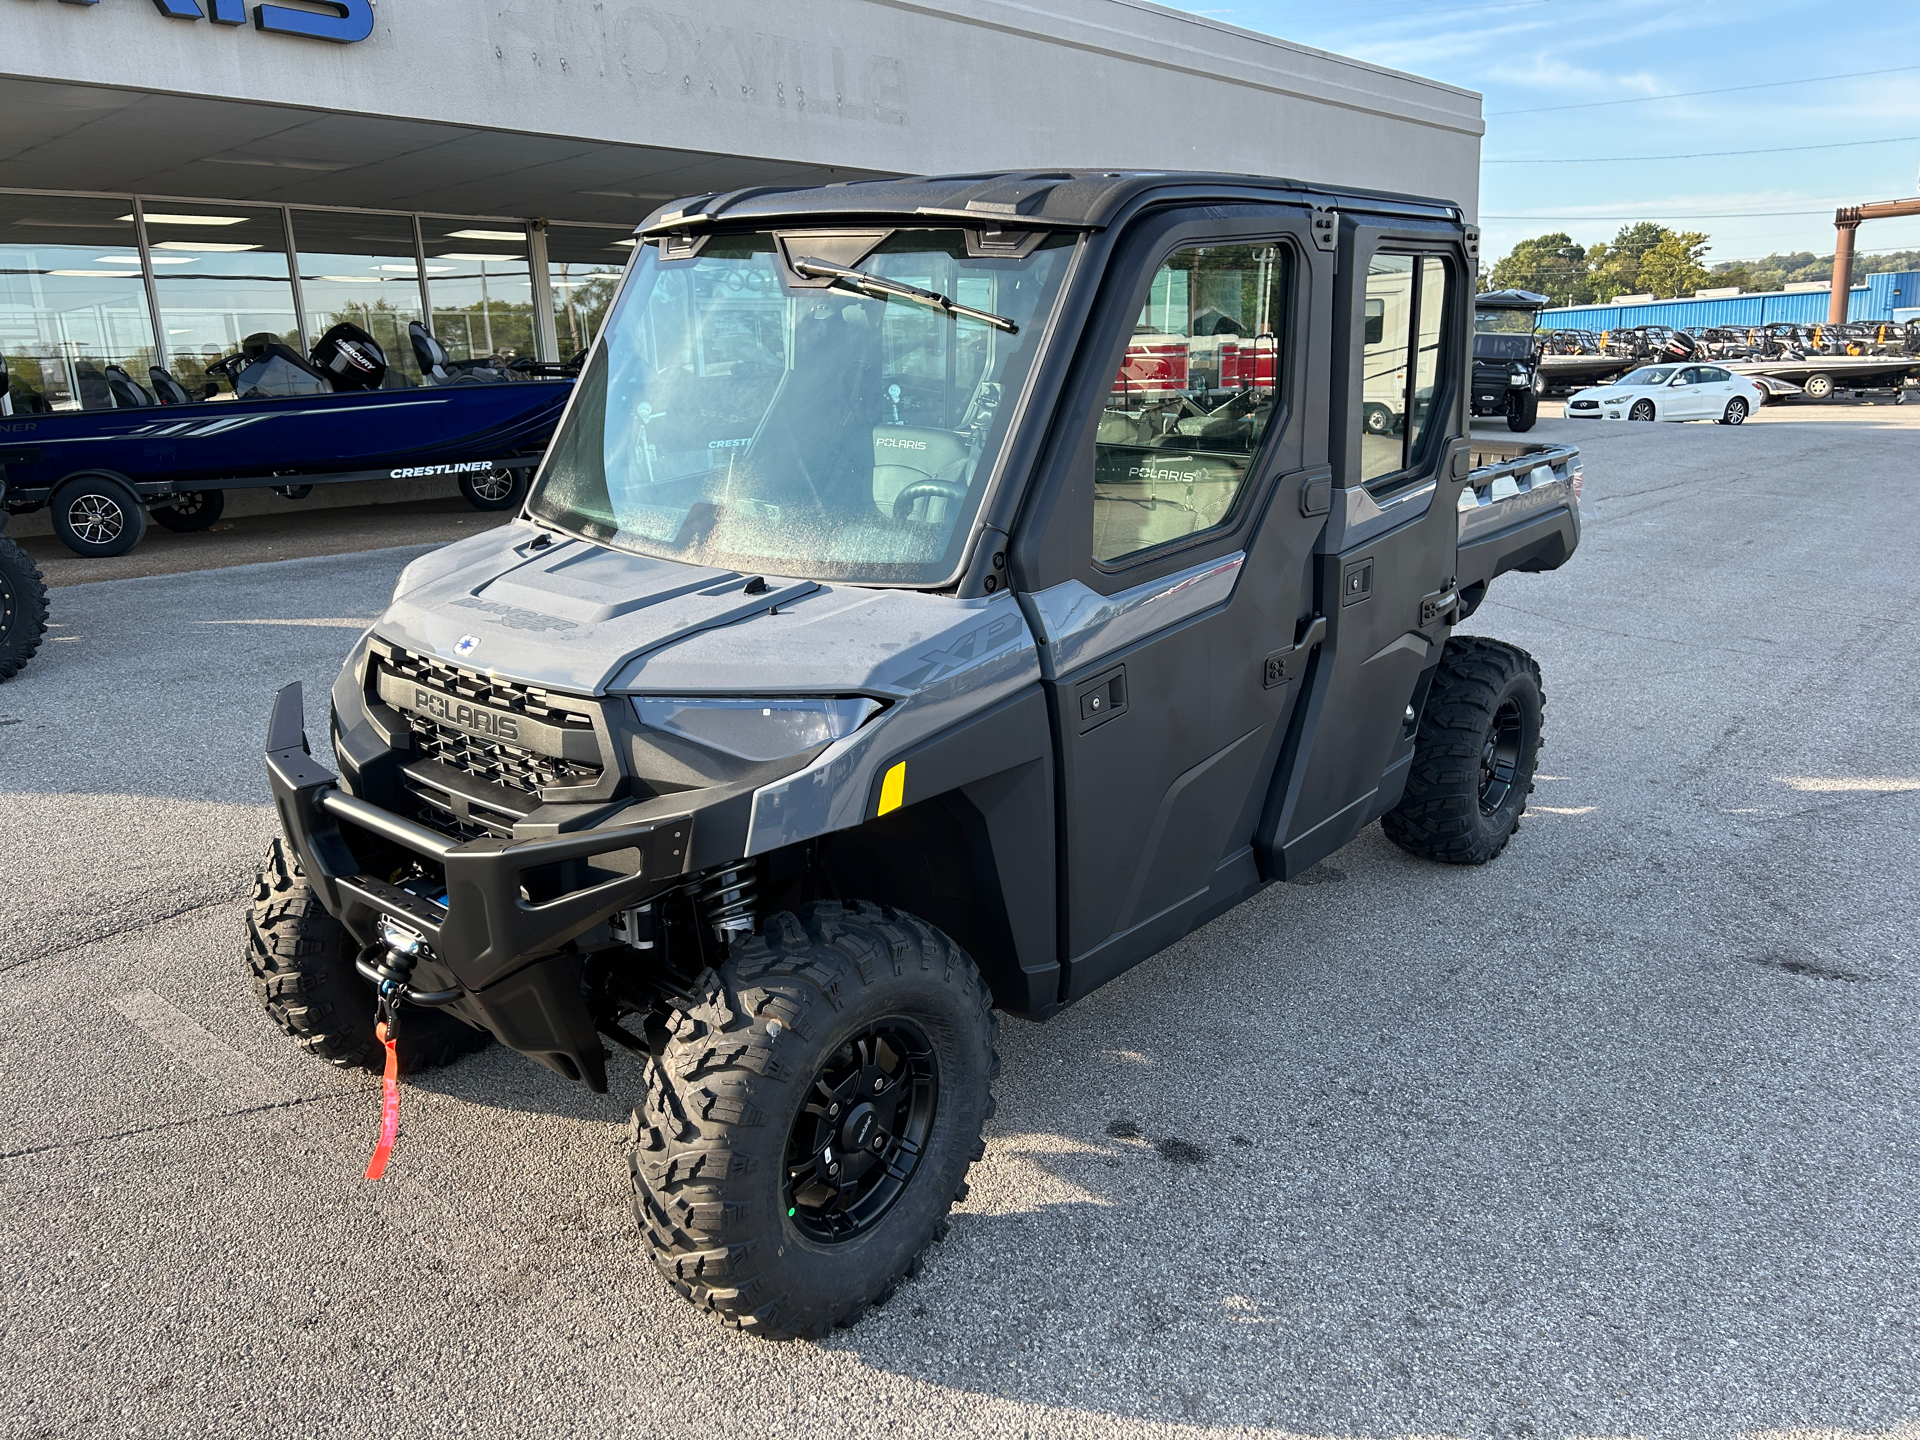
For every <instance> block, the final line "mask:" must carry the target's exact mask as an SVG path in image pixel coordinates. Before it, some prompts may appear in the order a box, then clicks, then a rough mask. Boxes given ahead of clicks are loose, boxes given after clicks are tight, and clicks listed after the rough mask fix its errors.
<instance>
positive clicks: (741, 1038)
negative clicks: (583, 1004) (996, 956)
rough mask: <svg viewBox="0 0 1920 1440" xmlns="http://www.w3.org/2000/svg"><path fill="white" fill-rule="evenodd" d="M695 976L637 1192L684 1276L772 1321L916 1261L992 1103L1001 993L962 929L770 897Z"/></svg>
mask: <svg viewBox="0 0 1920 1440" xmlns="http://www.w3.org/2000/svg"><path fill="white" fill-rule="evenodd" d="M732 950H733V953H732V955H731V957H730V958H729V959H727V960H726V961H724V962H723V963H722V964H721V965H720V967H719V969H718V970H708V971H706V972H705V973H704V974H702V975H701V977H700V978H699V979H698V980H697V981H696V982H695V983H694V986H693V993H694V994H695V995H697V996H699V997H700V998H699V1000H698V1001H697V1003H693V1004H690V1005H689V1006H687V1008H685V1009H682V1010H680V1011H678V1012H676V1013H675V1014H674V1016H673V1017H672V1020H671V1022H670V1024H669V1027H668V1031H667V1034H666V1036H665V1039H664V1045H663V1046H662V1047H661V1048H659V1049H657V1050H656V1053H655V1055H654V1057H653V1058H652V1059H651V1060H650V1061H649V1062H648V1064H647V1081H646V1096H645V1099H644V1101H643V1102H642V1104H641V1106H640V1108H639V1109H637V1110H635V1111H634V1112H633V1130H632V1147H631V1149H630V1151H629V1152H628V1162H629V1167H630V1170H631V1173H632V1177H633V1209H634V1215H635V1218H636V1219H637V1220H638V1221H639V1224H640V1229H641V1232H642V1233H643V1234H644V1235H645V1236H646V1238H647V1243H648V1245H649V1246H650V1248H651V1249H652V1251H653V1259H654V1264H655V1265H656V1266H658V1267H659V1270H660V1273H661V1274H662V1275H664V1276H665V1277H666V1280H667V1283H668V1284H670V1285H671V1286H673V1288H674V1289H675V1290H677V1291H679V1292H680V1294H681V1295H683V1296H685V1297H686V1298H687V1299H688V1300H691V1301H692V1302H693V1303H694V1304H695V1305H697V1306H699V1307H700V1308H701V1309H703V1310H712V1311H715V1312H717V1313H718V1314H719V1315H720V1317H721V1318H722V1319H723V1320H724V1321H725V1322H726V1323H727V1324H729V1325H733V1326H736V1327H738V1328H740V1329H742V1330H750V1331H753V1332H754V1333H756V1334H759V1335H764V1336H767V1337H769V1338H772V1339H780V1340H784V1339H791V1338H793V1337H795V1336H803V1335H804V1336H814V1337H818V1336H822V1335H825V1334H826V1333H827V1332H828V1331H830V1330H831V1329H833V1328H834V1327H835V1326H836V1325H842V1326H844V1325H851V1324H853V1323H854V1321H856V1320H858V1319H859V1318H860V1316H861V1315H862V1314H863V1313H865V1311H866V1310H867V1308H868V1307H869V1306H873V1305H879V1304H882V1303H884V1302H885V1301H886V1300H888V1299H889V1298H891V1296H892V1295H893V1293H894V1291H895V1290H896V1289H897V1288H898V1287H899V1285H900V1282H901V1281H902V1280H905V1279H907V1278H908V1277H910V1276H912V1275H914V1274H917V1273H918V1271H919V1269H920V1265H921V1262H922V1260H923V1259H924V1257H925V1255H926V1253H927V1250H928V1248H929V1247H930V1246H931V1245H932V1244H933V1242H934V1241H935V1240H938V1239H941V1238H943V1237H944V1236H945V1235H946V1233H947V1229H948V1225H949V1222H948V1219H947V1211H948V1210H949V1209H950V1208H951V1207H952V1206H953V1204H954V1202H955V1201H956V1200H961V1199H964V1198H965V1197H966V1194H967V1185H966V1175H967V1167H968V1166H969V1165H970V1164H972V1162H973V1161H975V1160H978V1159H980V1158H981V1156H982V1155H983V1154H984V1145H983V1142H982V1140H981V1138H980V1128H981V1126H982V1125H983V1124H984V1123H985V1122H986V1120H987V1119H988V1118H990V1117H991V1116H992V1114H993V1095H992V1092H991V1088H990V1087H991V1085H992V1082H993V1077H994V1075H995V1074H996V1073H997V1072H998V1070H999V1066H1000V1062H999V1058H998V1057H997V1056H996V1055H995V1053H994V1048H993V1044H994V1037H995V1029H996V1027H995V1021H994V1016H993V1011H992V1009H991V1008H990V1007H991V1003H992V1002H991V1000H990V998H989V996H988V993H987V987H986V984H985V982H983V981H982V980H981V978H980V972H979V971H978V970H976V969H975V968H974V965H973V961H972V960H970V959H968V958H967V955H966V952H965V951H963V950H962V949H961V948H960V947H959V946H958V945H956V944H954V943H953V941H951V940H949V939H948V938H947V937H946V936H945V935H942V934H941V933H940V932H939V931H938V930H936V929H934V928H933V927H932V926H931V925H928V924H926V923H925V922H924V921H921V920H918V919H915V918H914V917H913V916H911V915H907V914H905V913H903V912H901V911H898V910H893V909H885V908H882V907H881V906H878V905H872V904H868V903H866V902H864V901H856V902H854V903H851V904H847V905H842V904H840V903H839V902H830V903H820V904H816V905H809V906H806V907H803V908H802V909H801V911H800V913H799V914H797V915H795V914H792V913H788V912H782V913H781V914H778V915H775V916H773V917H772V918H771V919H770V920H768V921H767V923H766V925H765V927H764V928H763V929H762V930H761V931H760V932H759V933H758V934H756V935H753V936H751V937H749V938H748V939H747V940H745V941H744V942H741V943H737V944H735V945H734V946H733V947H732Z"/></svg>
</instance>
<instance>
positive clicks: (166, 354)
mask: <svg viewBox="0 0 1920 1440" xmlns="http://www.w3.org/2000/svg"><path fill="white" fill-rule="evenodd" d="M6 42H7V43H6V45H5V46H4V48H0V353H4V354H5V355H6V356H7V357H8V360H9V363H10V365H11V368H12V372H13V375H14V377H15V383H16V386H17V387H18V388H19V390H20V392H21V394H22V396H23V397H24V396H28V395H31V396H34V397H36V398H37V400H38V402H39V403H40V404H44V405H47V406H51V407H54V408H71V407H76V406H80V407H87V406H94V405H104V404H111V403H112V400H111V396H110V395H109V393H108V392H107V390H106V388H105V387H104V386H102V385H99V384H97V383H95V382H96V380H97V377H98V374H99V371H100V369H101V367H103V366H104V365H108V364H118V365H123V366H125V367H127V368H128V369H129V370H130V371H132V373H134V374H136V375H138V374H142V373H144V370H145V367H146V366H147V365H149V364H158V365H161V366H163V367H166V368H169V369H171V370H173V371H174V372H175V373H176V374H177V375H179V376H180V377H181V378H182V379H183V380H193V379H196V378H202V372H203V371H204V368H205V365H206V363H207V361H208V360H209V359H211V358H214V357H217V356H219V355H221V354H224V353H228V352H230V351H232V350H233V349H235V348H236V347H237V346H238V343H239V341H240V339H241V338H242V337H243V336H245V335H247V334H251V333H255V332H259V331H271V332H275V333H277V334H279V335H280V336H282V337H283V338H285V339H286V340H288V341H289V343H298V344H300V345H301V346H302V348H304V347H305V345H306V344H307V343H309V342H310V341H311V340H312V339H313V338H314V337H316V336H317V335H318V334H319V333H320V332H321V331H322V330H324V329H325V328H327V326H328V325H330V324H332V323H333V322H335V321H336V320H340V319H351V320H353V321H355V322H357V323H360V324H362V325H363V326H364V327H365V328H367V329H369V330H371V331H372V332H373V333H374V334H375V335H376V336H377V337H379V338H380V339H381V340H382V341H383V343H384V344H385V345H386V348H387V350H388V356H389V360H390V361H391V362H393V364H394V367H395V382H396V383H408V382H409V381H410V379H412V378H417V377H413V376H410V375H409V373H408V370H409V367H410V366H411V365H412V356H411V354H410V353H409V347H408V346H407V344H406V342H405V339H404V335H405V329H406V324H407V322H408V321H410V320H424V321H425V322H426V323H427V324H428V325H429V326H430V328H432V329H433V330H434V331H435V332H437V333H438V334H439V336H440V338H441V339H442V340H443V342H445V343H446V345H447V347H448V349H449V350H450V351H451V352H452V353H453V356H454V358H456V359H462V358H468V357H472V356H480V355H487V354H501V355H519V356H526V355H533V356H536V357H538V358H540V359H547V360H552V359H559V358H563V357H564V356H565V355H567V354H571V353H573V352H574V351H575V350H578V349H579V348H581V347H583V346H584V345H585V344H586V343H587V342H588V341H589V340H590V338H591V336H592V333H593V330H594V327H595V324H596V323H597V320H598V317H599V314H600V312H601V310H602V309H603V308H604V306H605V304H606V301H607V298H608V296H609V294H610V293H611V290H612V285H613V280H614V278H615V277H616V276H617V275H618V273H619V268H620V266H621V265H622V263H623V261H624V258H625V256H626V253H627V245H628V243H629V242H628V241H627V236H628V233H629V231H630V230H631V227H632V226H633V225H634V223H635V222H636V221H638V220H639V219H640V218H641V217H643V216H644V215H645V214H646V213H647V212H648V211H650V210H651V209H653V208H654V207H655V206H656V205H657V204H658V203H659V202H660V201H662V200H664V199H670V198H673V197H676V196H680V195H686V194H694V193H700V192H706V191H712V190H730V189H734V188H737V187H742V186H753V185H792V184H812V183H822V182H830V181H837V180H849V179H855V178H859V177H865V176H874V175H887V174H901V173H927V172H940V171H968V170H982V169H1040V168H1056V167H1064V166H1071V167H1092V168H1128V169H1171V168H1204V169H1209V170H1237V171H1254V172H1262V173H1267V174H1280V175H1288V176H1294V177H1298V178H1301V179H1306V180H1314V181H1322V182H1334V183H1340V184H1347V185H1359V186H1368V187H1375V188H1381V189H1390V190H1404V191H1412V192H1415V193H1418V194H1424V195H1433V196H1439V197H1442V198H1444V199H1448V200H1452V201H1455V202H1457V203H1458V204H1460V205H1461V206H1462V207H1463V209H1464V210H1465V211H1466V213H1467V214H1468V216H1469V217H1470V218H1471V217H1472V216H1473V215H1474V214H1475V213H1476V209H1477V202H1478V168H1479V138H1480V134H1481V130H1482V128H1483V127H1482V124H1481V120H1480V100H1479V97H1478V96H1477V95H1474V94H1472V93H1471V92H1468V91H1463V90H1459V89H1455V88H1453V87H1451V86H1446V85H1441V84H1437V83H1435V82H1433V81H1429V80H1423V79H1419V78H1416V77H1413V76H1409V75H1403V74H1399V73H1397V72H1394V71H1389V70H1384V69H1381V68H1379V67H1376V66H1371V65H1366V64H1362V63H1360V62H1358V61H1354V60H1348V59H1344V58H1342V57H1339V56H1335V55H1329V54H1326V53H1324V52H1321V51H1316V50H1310V49H1306V48H1303V47H1301V46H1297V45H1291V44H1288V43H1286V42H1284V41H1280V40H1275V39H1272V38H1270V37H1266V36H1261V35H1255V34H1252V33H1250V32H1248V31H1244V30H1239V29H1235V28H1233V27H1231V26H1227V25H1222V24H1219V23H1217V22H1214V21H1211V20H1207V19H1204V18H1200V17H1196V16H1191V15H1186V14H1182V13H1179V12H1175V11H1171V10H1166V9H1163V8H1161V7H1159V6H1156V5H1150V4H1145V3H1141V0H1024V3H1013V0H943V3H941V4H940V5H937V6H935V5H930V4H922V3H916V0H787V3H780V0H648V3H644V4H635V3H628V0H539V3H531V0H518V3H515V4H512V5H508V4H505V3H477V0H380V3H379V4H378V5H377V7H376V6H375V5H373V4H372V3H371V0H285V3H281V4H267V3H254V0H104V3H95V0H8V4H7V37H6Z"/></svg>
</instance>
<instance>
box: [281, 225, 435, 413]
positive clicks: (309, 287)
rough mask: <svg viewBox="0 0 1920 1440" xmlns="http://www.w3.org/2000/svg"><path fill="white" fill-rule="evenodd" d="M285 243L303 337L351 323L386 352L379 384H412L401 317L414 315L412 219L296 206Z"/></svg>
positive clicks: (412, 365) (416, 275)
mask: <svg viewBox="0 0 1920 1440" xmlns="http://www.w3.org/2000/svg"><path fill="white" fill-rule="evenodd" d="M293 243H294V246H295V248H296V249H297V251H298V252H299V256H300V303H301V304H302V305H303V306H305V307H306V315H307V335H308V336H309V338H310V339H312V340H314V341H316V342H317V341H318V340H319V339H320V337H321V336H322V335H324V334H326V333H327V331H329V330H331V329H332V328H333V327H334V326H335V325H338V324H341V323H342V322H346V323H348V324H353V325H358V326H359V327H360V328H361V329H362V330H365V331H366V332H367V333H368V334H369V335H371V336H373V338H374V339H375V340H376V341H378V342H379V344H380V348H381V349H382V350H383V351H385V352H386V356H387V380H386V384H387V388H389V389H393V388H396V387H403V386H408V385H418V384H419V383H420V363H419V361H418V360H417V359H416V358H415V357H414V353H413V342H412V341H411V340H410V339H409V338H408V336H407V324H408V322H409V321H413V320H418V319H420V318H421V311H420V268H419V267H420V262H419V259H418V257H417V256H416V254H415V253H414V248H413V218H412V217H411V216H408V215H368V214H361V213H358V212H354V211H329V210H296V211H294V212H293Z"/></svg>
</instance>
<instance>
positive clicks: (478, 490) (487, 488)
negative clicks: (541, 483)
mask: <svg viewBox="0 0 1920 1440" xmlns="http://www.w3.org/2000/svg"><path fill="white" fill-rule="evenodd" d="M527 473H528V472H527V471H525V470H509V469H507V468H505V467H504V466H496V467H495V468H493V469H491V470H487V471H482V472H476V473H473V474H468V475H462V476H461V477H460V494H461V495H462V496H463V497H465V499H466V502H467V503H468V504H469V505H471V506H473V508H474V509H476V510H515V509H518V508H519V505H520V502H521V501H522V500H523V499H525V498H526V493H527V487H526V476H527Z"/></svg>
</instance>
